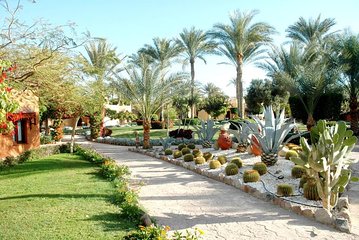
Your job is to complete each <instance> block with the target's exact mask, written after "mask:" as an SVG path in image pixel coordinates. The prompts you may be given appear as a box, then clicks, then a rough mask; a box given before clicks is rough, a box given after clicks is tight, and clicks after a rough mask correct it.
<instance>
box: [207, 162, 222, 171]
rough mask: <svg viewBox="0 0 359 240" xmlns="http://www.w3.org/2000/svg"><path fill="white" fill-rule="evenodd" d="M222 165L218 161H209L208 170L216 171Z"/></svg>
mask: <svg viewBox="0 0 359 240" xmlns="http://www.w3.org/2000/svg"><path fill="white" fill-rule="evenodd" d="M221 166H222V164H221V163H220V162H219V161H218V160H211V161H209V168H210V169H217V168H220V167H221Z"/></svg>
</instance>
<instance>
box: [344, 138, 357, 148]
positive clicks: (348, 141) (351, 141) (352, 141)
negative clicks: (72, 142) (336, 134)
mask: <svg viewBox="0 0 359 240" xmlns="http://www.w3.org/2000/svg"><path fill="white" fill-rule="evenodd" d="M357 140H358V139H357V137H355V136H351V137H350V138H347V139H345V140H344V142H343V145H344V146H351V145H354V144H356V142H357Z"/></svg>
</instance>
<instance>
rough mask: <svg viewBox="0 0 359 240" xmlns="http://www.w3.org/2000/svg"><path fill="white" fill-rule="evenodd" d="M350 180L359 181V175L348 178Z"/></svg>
mask: <svg viewBox="0 0 359 240" xmlns="http://www.w3.org/2000/svg"><path fill="white" fill-rule="evenodd" d="M350 181H351V182H359V177H355V176H353V177H351V178H350Z"/></svg>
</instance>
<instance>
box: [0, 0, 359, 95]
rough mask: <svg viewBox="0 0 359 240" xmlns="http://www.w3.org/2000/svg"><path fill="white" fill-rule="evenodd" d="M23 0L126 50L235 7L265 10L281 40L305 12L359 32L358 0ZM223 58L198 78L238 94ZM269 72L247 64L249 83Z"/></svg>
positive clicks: (203, 25) (36, 13) (34, 13)
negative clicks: (32, 0)
mask: <svg viewBox="0 0 359 240" xmlns="http://www.w3.org/2000/svg"><path fill="white" fill-rule="evenodd" d="M8 1H9V2H10V3H14V2H17V1H15V0H8ZM22 5H23V10H22V12H21V19H23V20H25V21H27V22H29V23H30V22H31V21H32V20H36V19H39V18H42V19H44V20H48V21H49V22H50V23H52V24H55V25H60V24H65V23H67V22H69V21H70V22H74V23H76V25H77V31H78V32H85V31H89V32H90V33H91V35H92V36H95V37H103V38H106V39H107V40H108V41H109V42H110V43H111V44H112V45H113V46H116V47H117V49H118V53H120V54H122V55H123V56H124V55H129V54H132V53H134V52H136V51H137V50H138V49H139V48H141V47H142V46H143V45H144V44H151V43H152V39H153V38H154V37H166V38H173V37H177V36H178V34H179V32H181V31H182V29H183V28H190V27H191V26H195V27H196V28H200V29H203V30H209V29H211V27H212V26H213V24H215V23H219V22H220V23H228V21H229V20H228V19H229V18H228V15H229V13H230V12H232V11H233V10H235V9H239V10H240V11H248V10H253V9H257V10H259V14H258V15H257V16H256V17H255V18H254V21H264V22H267V23H269V24H271V25H272V26H273V27H275V28H276V30H277V31H278V34H277V35H276V36H274V41H275V43H276V44H277V45H279V44H281V43H283V42H284V41H285V40H286V39H285V29H286V28H287V27H288V26H289V25H291V24H293V23H294V22H295V21H297V20H298V19H299V17H301V16H302V17H304V18H306V19H308V18H316V17H317V16H318V15H319V14H321V16H322V18H328V17H330V18H335V20H336V22H337V25H336V26H335V28H334V29H333V30H340V29H344V28H350V29H351V30H352V31H353V32H354V33H357V34H358V33H359V23H358V22H359V21H358V20H359V17H358V10H359V1H357V0H345V1H332V0H327V1H324V0H301V1H291V0H289V1H283V0H250V1H248V0H245V1H244V0H127V1H124V0H102V1H101V0H86V1H84V0H61V1H51V0H36V3H31V1H27V0H23V1H22ZM0 13H1V12H0ZM223 61H226V59H225V58H220V57H208V63H207V65H205V64H203V63H200V62H198V63H197V64H196V79H197V80H198V81H201V82H213V83H215V84H216V85H217V86H219V87H221V88H222V89H223V90H225V92H226V93H227V94H228V95H230V96H234V95H235V90H234V87H231V86H227V83H228V82H229V80H230V79H231V78H233V77H234V76H235V68H234V67H233V66H229V65H228V66H227V65H218V63H219V62H223ZM263 77H265V73H264V72H263V71H262V70H260V69H257V68H256V67H255V66H253V65H248V66H245V68H244V76H243V79H244V84H245V87H246V86H248V85H249V82H250V80H251V79H253V78H263Z"/></svg>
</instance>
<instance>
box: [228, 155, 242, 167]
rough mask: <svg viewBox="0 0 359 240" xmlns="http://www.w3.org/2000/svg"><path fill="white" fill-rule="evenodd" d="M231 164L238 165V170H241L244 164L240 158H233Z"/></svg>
mask: <svg viewBox="0 0 359 240" xmlns="http://www.w3.org/2000/svg"><path fill="white" fill-rule="evenodd" d="M231 163H234V164H236V165H237V167H238V168H241V167H242V166H243V162H242V160H241V159H240V158H239V157H236V158H232V160H231Z"/></svg>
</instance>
